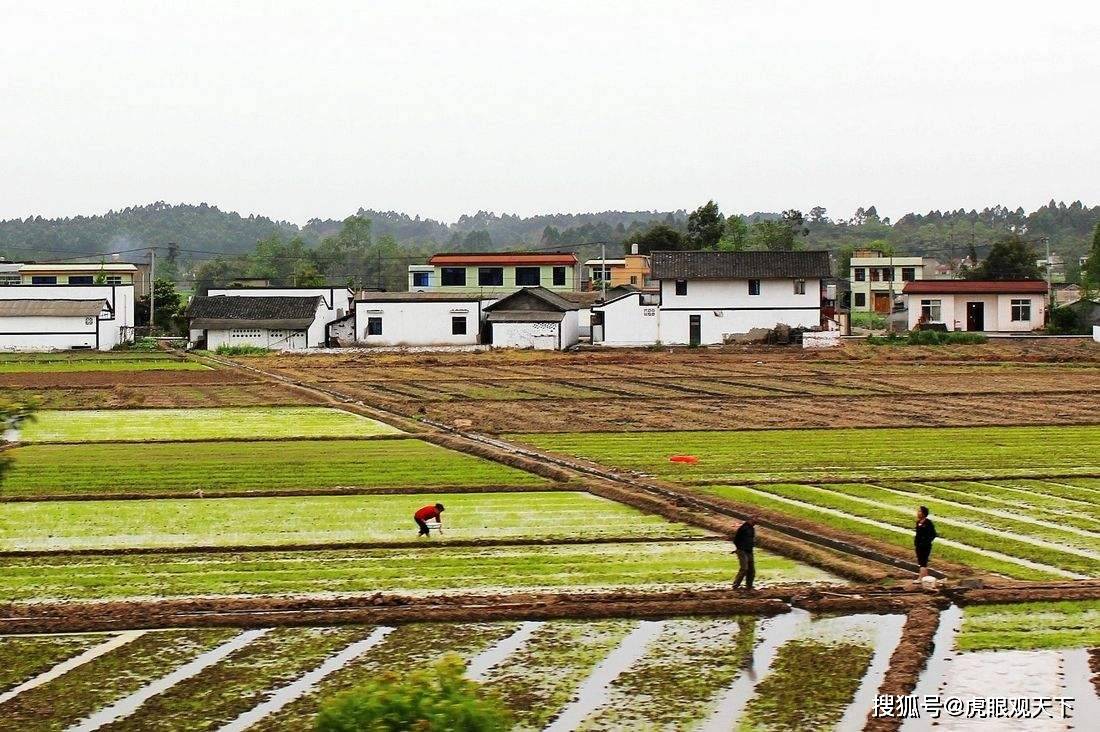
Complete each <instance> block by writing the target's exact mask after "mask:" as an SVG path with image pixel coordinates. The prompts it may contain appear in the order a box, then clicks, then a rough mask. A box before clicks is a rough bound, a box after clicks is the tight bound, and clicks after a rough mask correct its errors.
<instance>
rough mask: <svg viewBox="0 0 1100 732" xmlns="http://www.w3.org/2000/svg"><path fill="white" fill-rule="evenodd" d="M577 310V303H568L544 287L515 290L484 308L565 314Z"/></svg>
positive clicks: (489, 310) (491, 310)
mask: <svg viewBox="0 0 1100 732" xmlns="http://www.w3.org/2000/svg"><path fill="white" fill-rule="evenodd" d="M544 305H548V306H549V307H543V306H544ZM577 309H578V306H577V303H575V302H570V301H569V300H566V299H565V298H564V297H562V296H561V295H559V294H558V293H556V292H551V291H550V290H547V289H546V288H545V287H523V288H520V289H518V290H516V291H515V292H513V293H512V294H511V295H508V296H507V297H503V298H501V299H500V300H497V301H496V302H495V303H493V304H492V305H490V306H488V307H487V308H485V311H486V312H493V311H503V310H511V311H516V310H528V311H532V310H557V311H560V312H565V311H566V310H577Z"/></svg>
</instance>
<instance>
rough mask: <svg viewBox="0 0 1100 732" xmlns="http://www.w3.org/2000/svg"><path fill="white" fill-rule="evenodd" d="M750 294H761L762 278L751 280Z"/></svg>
mask: <svg viewBox="0 0 1100 732" xmlns="http://www.w3.org/2000/svg"><path fill="white" fill-rule="evenodd" d="M749 294H750V295H759V294H760V280H749Z"/></svg>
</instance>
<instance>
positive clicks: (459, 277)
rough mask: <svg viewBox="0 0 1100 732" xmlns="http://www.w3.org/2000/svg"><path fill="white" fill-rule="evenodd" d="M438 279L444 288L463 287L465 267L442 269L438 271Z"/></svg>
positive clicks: (464, 284) (464, 283)
mask: <svg viewBox="0 0 1100 732" xmlns="http://www.w3.org/2000/svg"><path fill="white" fill-rule="evenodd" d="M439 279H440V281H441V282H442V283H443V286H444V287H465V286H466V268H465V267H443V268H442V269H440V271H439Z"/></svg>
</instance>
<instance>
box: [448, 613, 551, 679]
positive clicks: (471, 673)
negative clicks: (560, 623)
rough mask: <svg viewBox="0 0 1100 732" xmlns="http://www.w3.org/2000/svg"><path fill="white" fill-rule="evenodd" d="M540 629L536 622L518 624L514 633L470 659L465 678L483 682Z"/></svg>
mask: <svg viewBox="0 0 1100 732" xmlns="http://www.w3.org/2000/svg"><path fill="white" fill-rule="evenodd" d="M541 627H542V623H541V622H537V621H527V622H524V623H520V625H519V628H517V629H516V632H514V633H512V634H511V635H510V636H508V637H507V638H504V639H503V640H501V641H500V642H499V643H497V644H496V645H494V646H491V647H490V648H488V649H486V650H485V651H483V652H481V653H479V654H478V655H476V656H474V657H473V658H472V659H470V663H469V665H468V666H467V667H466V678H468V679H472V680H473V681H485V680H486V679H487V678H488V675H489V671H491V670H492V669H494V668H496V667H497V666H499V665H500V664H502V663H504V662H505V661H506V660H508V658H509V657H510V656H511V655H512V654H513V653H515V652H516V651H518V650H519V649H520V648H522V647H523V645H524V644H525V643H527V641H528V639H529V638H530V637H531V635H532V634H533V633H534V632H535V631H536V630H538V629H539V628H541Z"/></svg>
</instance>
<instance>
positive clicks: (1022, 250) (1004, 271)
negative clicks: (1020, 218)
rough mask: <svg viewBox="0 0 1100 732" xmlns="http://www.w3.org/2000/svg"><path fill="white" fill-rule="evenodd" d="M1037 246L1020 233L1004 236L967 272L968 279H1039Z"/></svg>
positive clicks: (1040, 276) (1040, 275)
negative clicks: (979, 262)
mask: <svg viewBox="0 0 1100 732" xmlns="http://www.w3.org/2000/svg"><path fill="white" fill-rule="evenodd" d="M1035 257H1036V254H1035V248H1034V247H1033V246H1031V244H1029V243H1028V242H1026V241H1025V240H1024V239H1022V238H1021V237H1020V236H1019V235H1018V234H1007V235H1005V236H1002V237H1001V238H1000V239H998V240H997V241H996V242H994V243H993V246H992V247H991V248H990V250H989V256H987V257H986V258H985V260H984V261H983V262H982V263H981V264H979V265H978V266H977V267H974V268H973V269H970V270H968V271H967V272H966V274H965V276H966V279H968V280H1038V279H1041V278H1042V274H1041V273H1040V272H1039V267H1038V265H1036V264H1035Z"/></svg>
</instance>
